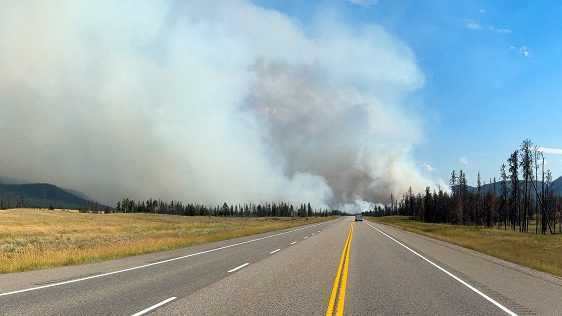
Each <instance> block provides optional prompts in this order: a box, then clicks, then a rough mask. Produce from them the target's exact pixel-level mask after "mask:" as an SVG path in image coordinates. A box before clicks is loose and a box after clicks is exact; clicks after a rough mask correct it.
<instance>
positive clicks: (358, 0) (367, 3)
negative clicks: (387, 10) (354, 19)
mask: <svg viewBox="0 0 562 316" xmlns="http://www.w3.org/2000/svg"><path fill="white" fill-rule="evenodd" d="M346 1H347V2H349V3H351V4H354V5H358V6H362V7H372V6H374V5H376V4H377V3H379V0H346Z"/></svg>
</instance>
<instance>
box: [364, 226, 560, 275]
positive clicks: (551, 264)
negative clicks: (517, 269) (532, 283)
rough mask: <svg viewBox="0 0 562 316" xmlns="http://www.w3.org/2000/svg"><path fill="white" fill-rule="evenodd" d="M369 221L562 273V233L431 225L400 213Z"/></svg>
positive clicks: (539, 268)
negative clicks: (537, 233) (547, 233)
mask: <svg viewBox="0 0 562 316" xmlns="http://www.w3.org/2000/svg"><path fill="white" fill-rule="evenodd" d="M369 220H371V221H374V222H379V223H383V224H387V225H391V226H395V227H398V228H401V229H404V230H407V231H411V232H414V233H418V234H421V235H426V236H429V237H432V238H435V239H439V240H444V241H447V242H450V243H453V244H456V245H459V246H462V247H465V248H469V249H473V250H476V251H479V252H482V253H485V254H488V255H491V256H494V257H497V258H501V259H504V260H507V261H511V262H514V263H517V264H520V265H524V266H527V267H531V268H533V269H536V270H540V271H544V272H548V273H551V274H554V275H557V276H562V235H561V234H557V235H535V234H534V233H519V232H513V231H505V230H500V229H495V228H486V227H474V226H457V225H447V224H429V223H422V222H418V221H414V220H410V219H408V218H407V217H399V216H391V217H378V218H374V217H373V218H369Z"/></svg>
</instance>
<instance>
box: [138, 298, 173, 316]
mask: <svg viewBox="0 0 562 316" xmlns="http://www.w3.org/2000/svg"><path fill="white" fill-rule="evenodd" d="M176 298H177V297H170V298H169V299H167V300H163V301H162V302H160V303H158V304H155V305H152V306H150V307H149V308H146V309H143V310H142V311H140V312H138V313H135V314H133V316H141V315H144V314H146V313H149V312H151V311H153V310H155V309H157V308H158V307H160V306H163V305H165V304H168V303H170V302H171V301H173V300H175V299H176Z"/></svg>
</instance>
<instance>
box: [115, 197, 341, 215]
mask: <svg viewBox="0 0 562 316" xmlns="http://www.w3.org/2000/svg"><path fill="white" fill-rule="evenodd" d="M115 211H117V212H122V213H154V214H171V215H183V216H231V217H313V216H333V215H341V212H340V211H337V210H328V209H313V208H312V206H311V205H310V203H302V204H300V205H298V206H294V205H293V204H291V203H287V202H274V203H244V204H230V205H229V204H228V203H226V202H225V203H223V204H222V205H216V206H208V205H205V204H199V203H183V202H181V201H170V202H166V201H162V200H157V199H148V200H146V201H144V200H141V201H135V200H132V199H129V198H124V199H122V200H121V201H119V202H117V206H116V207H115Z"/></svg>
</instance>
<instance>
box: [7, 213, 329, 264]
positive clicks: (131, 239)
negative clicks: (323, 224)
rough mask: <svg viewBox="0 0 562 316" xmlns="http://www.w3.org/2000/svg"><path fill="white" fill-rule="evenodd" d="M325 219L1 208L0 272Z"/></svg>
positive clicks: (116, 255) (103, 257)
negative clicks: (99, 212)
mask: <svg viewBox="0 0 562 316" xmlns="http://www.w3.org/2000/svg"><path fill="white" fill-rule="evenodd" d="M326 219H327V218H308V219H306V218H217V217H184V216H173V215H152V214H84V213H76V212H66V211H47V210H31V209H25V210H24V209H18V210H5V211H0V273H7V272H16V271H26V270H33V269H39V268H47V267H55V266H64V265H74V264H81V263H87V262H95V261H101V260H108V259H115V258H120V257H125V256H131V255H137V254H142V253H148V252H154V251H160V250H169V249H174V248H179V247H185V246H191V245H197V244H203V243H208V242H213V241H219V240H225V239H230V238H236V237H242V236H248V235H253V234H258V233H264V232H268V231H273V230H279V229H285V228H291V227H295V226H300V225H305V224H311V223H316V222H320V221H323V220H326Z"/></svg>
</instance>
